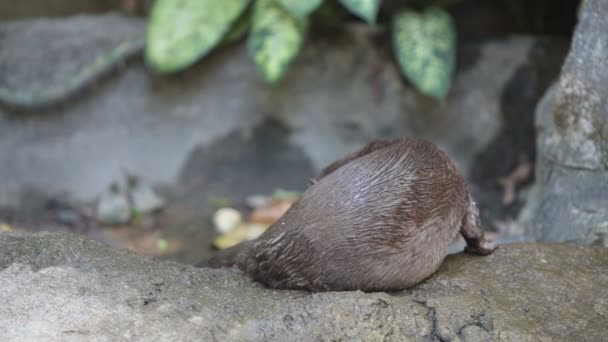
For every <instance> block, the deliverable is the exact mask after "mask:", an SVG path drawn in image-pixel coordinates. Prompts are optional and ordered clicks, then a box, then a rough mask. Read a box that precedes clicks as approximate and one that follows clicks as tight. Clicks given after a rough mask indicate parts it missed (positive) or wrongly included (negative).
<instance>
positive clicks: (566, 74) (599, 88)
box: [521, 0, 608, 244]
mask: <svg viewBox="0 0 608 342" xmlns="http://www.w3.org/2000/svg"><path fill="white" fill-rule="evenodd" d="M607 35H608V3H607V2H606V1H596V0H588V1H585V2H584V3H583V6H582V8H581V12H580V15H579V24H578V26H577V28H576V32H575V35H574V39H573V42H572V46H571V49H570V52H569V54H568V57H567V59H566V62H565V63H564V66H563V68H562V71H561V75H560V77H559V80H558V82H557V83H556V84H555V85H554V86H553V87H551V89H550V90H549V91H547V94H546V95H545V97H544V99H543V100H542V101H541V102H540V104H539V105H538V108H537V113H536V125H537V126H538V129H537V132H538V159H537V169H536V181H537V184H538V185H537V188H536V189H534V193H535V195H534V196H533V197H532V200H531V201H530V203H529V205H528V208H526V210H525V211H524V213H523V214H522V218H521V221H522V222H523V223H524V225H527V226H528V231H529V232H530V234H532V235H533V236H534V237H535V238H537V239H541V240H548V241H579V242H584V243H593V242H597V243H601V244H606V243H608V242H607V241H606V237H607V236H608V45H607V44H606V36H607Z"/></svg>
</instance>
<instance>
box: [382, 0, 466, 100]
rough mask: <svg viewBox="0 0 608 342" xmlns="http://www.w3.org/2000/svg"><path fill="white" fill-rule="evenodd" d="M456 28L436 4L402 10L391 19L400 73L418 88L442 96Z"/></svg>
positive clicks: (451, 64) (451, 65) (447, 82)
mask: <svg viewBox="0 0 608 342" xmlns="http://www.w3.org/2000/svg"><path fill="white" fill-rule="evenodd" d="M455 36H456V33H455V29H454V25H453V23H452V19H451V17H450V15H449V14H448V13H447V12H445V11H443V10H441V9H439V8H428V9H427V10H425V11H424V12H423V13H421V14H419V13H416V12H413V11H403V12H401V13H399V14H397V15H396V16H395V18H394V20H393V47H394V51H395V55H396V57H397V60H398V61H399V66H400V67H401V71H402V73H403V74H404V75H405V77H407V78H408V79H409V80H410V81H411V82H412V83H413V84H414V85H415V86H416V87H417V88H418V89H419V90H420V91H421V92H423V93H425V94H427V95H429V96H432V97H435V98H436V99H439V100H442V99H444V98H445V96H446V94H447V92H448V90H449V88H450V83H451V79H452V73H453V70H454V64H455V59H456V57H455V54H456V52H455V49H456V48H455V40H456V39H455Z"/></svg>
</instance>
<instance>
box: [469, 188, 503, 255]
mask: <svg viewBox="0 0 608 342" xmlns="http://www.w3.org/2000/svg"><path fill="white" fill-rule="evenodd" d="M460 234H462V237H463V238H464V240H465V241H466V243H467V246H466V247H465V249H464V251H465V252H467V253H472V254H479V255H488V254H490V253H492V252H494V250H495V249H496V248H497V247H496V244H495V243H494V242H492V241H487V240H486V239H485V238H484V234H483V229H482V228H481V224H480V222H479V210H478V209H477V204H475V201H474V200H473V198H472V197H471V195H470V194H469V206H468V207H467V214H466V215H465V217H464V220H463V221H462V227H461V228H460Z"/></svg>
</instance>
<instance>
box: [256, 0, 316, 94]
mask: <svg viewBox="0 0 608 342" xmlns="http://www.w3.org/2000/svg"><path fill="white" fill-rule="evenodd" d="M307 26H308V20H307V19H306V18H296V17H293V16H291V15H290V14H289V13H288V12H287V11H286V10H285V9H283V7H281V6H280V5H278V4H277V3H276V2H275V1H274V0H257V1H256V3H255V7H254V11H253V24H252V26H251V33H250V35H249V42H248V47H249V53H250V54H251V55H252V56H253V60H254V61H255V64H256V66H257V68H258V70H259V72H260V73H261V74H262V76H263V77H264V80H265V81H266V82H268V83H276V82H278V81H279V80H281V79H282V78H283V76H284V75H285V72H286V71H287V68H288V66H289V64H291V62H292V61H293V59H294V58H295V57H296V56H297V54H298V52H299V51H300V48H301V46H302V42H303V40H304V34H305V32H306V29H307Z"/></svg>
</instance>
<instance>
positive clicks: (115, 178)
mask: <svg viewBox="0 0 608 342" xmlns="http://www.w3.org/2000/svg"><path fill="white" fill-rule="evenodd" d="M578 7H579V2H578V1H573V0H557V1H549V0H534V1H528V0H496V1H483V0H438V1H421V0H420V1H414V0H403V1H396V0H395V1H389V0H384V1H348V0H344V1H342V0H340V1H333V0H332V1H329V0H325V1H320V0H315V1H304V0H302V1H287V0H251V1H246V0H230V1H202V0H197V1H194V0H190V1H188V0H179V1H169V0H158V1H156V2H154V1H152V0H21V1H8V0H0V231H1V230H5V231H8V230H27V231H42V230H48V231H60V230H61V231H72V232H76V233H78V234H83V235H86V236H88V237H90V238H92V239H96V240H99V241H102V242H104V243H107V244H110V245H112V246H116V247H117V248H125V249H129V250H132V251H134V252H136V253H139V254H144V255H152V256H157V257H161V258H170V259H173V260H177V261H180V262H184V263H195V262H197V261H199V260H202V259H206V258H208V257H209V256H211V255H212V254H213V253H214V252H215V251H216V250H218V249H222V248H226V247H228V246H231V245H233V244H235V243H238V242H239V241H243V240H246V239H251V238H255V237H256V236H258V235H259V234H260V233H261V232H263V231H264V229H266V228H267V227H268V226H269V225H270V224H271V223H272V222H274V220H276V219H277V218H278V217H279V216H280V215H281V214H282V213H283V212H284V211H285V210H286V209H287V208H288V207H289V205H290V204H291V203H292V202H293V201H294V200H296V199H297V197H298V194H299V193H300V192H302V191H303V190H305V189H306V187H307V186H308V184H309V180H310V179H311V178H313V177H314V176H315V175H316V173H317V172H318V171H319V170H320V169H321V168H323V167H324V166H326V165H327V164H329V163H331V162H332V161H334V160H335V159H337V158H340V157H342V156H343V155H345V154H347V153H349V152H351V151H353V150H355V149H357V148H359V147H361V146H363V145H364V144H365V143H367V142H368V141H369V140H371V139H374V138H382V137H400V136H417V137H422V138H426V139H429V140H431V141H433V142H435V143H437V144H438V145H439V146H441V147H442V148H443V149H444V150H445V151H446V152H448V154H450V156H452V157H453V158H454V160H455V161H456V163H457V164H458V166H459V167H460V168H461V169H462V170H463V172H464V173H465V175H466V177H467V179H468V180H469V182H470V184H471V187H472V190H473V194H474V197H475V198H476V200H477V202H478V204H479V206H480V211H481V216H482V223H483V225H484V227H485V229H486V230H487V231H488V234H489V235H490V238H493V239H497V240H498V241H499V242H509V241H521V240H526V239H532V238H533V236H531V235H530V234H527V231H526V229H525V227H523V226H522V224H521V223H520V221H519V217H520V216H521V213H522V210H525V208H526V204H527V202H528V198H529V196H530V193H531V191H530V188H531V185H532V184H534V181H535V179H534V175H535V169H534V165H535V163H534V162H535V160H536V158H537V155H536V146H537V145H536V135H537V129H536V126H535V119H534V115H535V111H536V108H537V104H538V103H539V101H540V100H541V98H542V96H543V95H544V94H545V91H546V90H547V89H548V87H549V86H550V85H551V84H552V82H553V81H555V80H556V79H557V77H558V76H559V74H560V70H561V67H562V64H563V62H564V59H565V57H566V55H567V53H568V51H569V48H570V43H571V38H572V34H573V30H574V28H575V24H576V22H577V11H578ZM532 235H533V234H532ZM461 248H462V242H460V241H455V243H454V246H453V248H452V251H458V250H460V249H461Z"/></svg>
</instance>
